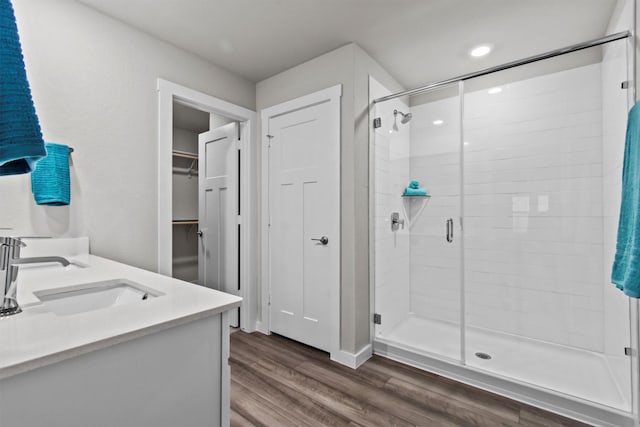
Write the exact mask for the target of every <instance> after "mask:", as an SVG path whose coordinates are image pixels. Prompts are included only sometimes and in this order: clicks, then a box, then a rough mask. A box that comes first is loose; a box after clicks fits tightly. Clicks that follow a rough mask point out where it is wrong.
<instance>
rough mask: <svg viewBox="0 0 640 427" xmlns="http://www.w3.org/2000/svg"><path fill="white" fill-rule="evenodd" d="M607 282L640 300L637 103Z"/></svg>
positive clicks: (630, 124)
mask: <svg viewBox="0 0 640 427" xmlns="http://www.w3.org/2000/svg"><path fill="white" fill-rule="evenodd" d="M611 281H612V282H613V283H614V284H615V285H616V286H617V287H618V288H619V289H621V290H622V291H623V292H624V293H625V295H627V296H630V297H633V298H640V103H636V105H634V106H633V108H632V109H631V111H629V119H628V121H627V137H626V142H625V147H624V163H623V166H622V203H621V206H620V220H619V222H618V241H617V244H616V256H615V259H614V261H613V270H612V273H611Z"/></svg>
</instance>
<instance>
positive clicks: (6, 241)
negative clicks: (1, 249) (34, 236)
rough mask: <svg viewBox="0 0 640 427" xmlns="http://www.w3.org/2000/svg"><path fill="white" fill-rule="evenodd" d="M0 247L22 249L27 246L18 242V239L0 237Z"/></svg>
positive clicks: (20, 241)
mask: <svg viewBox="0 0 640 427" xmlns="http://www.w3.org/2000/svg"><path fill="white" fill-rule="evenodd" d="M0 246H10V247H14V248H15V247H19V248H24V247H26V246H27V244H26V243H25V242H23V241H22V240H20V237H0Z"/></svg>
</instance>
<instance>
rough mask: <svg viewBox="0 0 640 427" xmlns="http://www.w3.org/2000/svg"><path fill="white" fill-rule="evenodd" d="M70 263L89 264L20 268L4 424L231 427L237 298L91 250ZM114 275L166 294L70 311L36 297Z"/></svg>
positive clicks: (4, 346)
mask: <svg viewBox="0 0 640 427" xmlns="http://www.w3.org/2000/svg"><path fill="white" fill-rule="evenodd" d="M73 261H74V262H76V265H83V266H85V267H84V268H75V269H73V270H69V271H59V270H60V269H59V267H56V266H51V267H47V268H40V269H38V268H32V269H31V270H30V271H27V270H25V272H24V275H22V276H20V274H22V273H19V278H18V280H19V289H18V301H19V303H20V304H21V306H22V309H23V312H22V313H20V314H17V315H14V316H9V317H6V318H3V319H0V426H1V427H74V426H78V427H120V426H122V427H129V426H131V427H145V426H148V427H162V426H167V427H176V426H180V427H188V426H193V427H202V426H227V425H228V424H229V411H230V397H229V396H230V390H229V389H230V368H229V361H228V358H229V311H230V310H234V311H235V309H236V308H237V307H238V306H239V305H240V302H241V298H238V297H236V296H234V295H229V294H225V293H222V292H218V291H215V290H212V289H208V288H204V287H201V286H198V285H194V284H189V283H186V282H182V281H180V280H176V279H173V278H170V277H166V276H161V275H159V274H156V273H151V272H149V271H145V270H141V269H137V268H134V267H130V266H127V265H125V264H121V263H117V262H114V261H110V260H107V259H104V258H100V257H96V256H92V255H88V254H85V255H83V256H76V257H73ZM55 268H58V270H54V269H55ZM118 278H119V279H120V280H122V279H126V280H128V281H130V282H134V283H137V284H139V285H141V286H144V287H148V288H150V289H153V290H154V291H156V292H157V295H160V296H157V297H154V298H149V299H148V300H145V301H142V302H135V303H130V304H121V305H113V306H110V307H108V308H101V309H91V310H87V311H86V312H81V313H74V314H72V315H61V314H60V313H54V312H53V311H51V310H49V309H47V305H46V304H44V303H42V302H41V301H39V300H38V298H37V296H38V295H40V294H42V293H43V292H50V291H51V290H55V289H58V288H66V287H70V286H79V285H82V284H87V283H89V284H90V283H95V282H100V281H105V280H106V281H108V280H114V279H118Z"/></svg>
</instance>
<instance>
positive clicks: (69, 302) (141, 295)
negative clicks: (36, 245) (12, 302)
mask: <svg viewBox="0 0 640 427" xmlns="http://www.w3.org/2000/svg"><path fill="white" fill-rule="evenodd" d="M33 294H34V295H35V296H36V297H37V298H38V299H39V300H40V301H41V302H42V303H43V304H44V306H45V307H46V308H47V309H49V310H50V311H52V312H54V313H55V314H57V315H59V316H68V315H71V314H77V313H85V312H87V311H93V310H101V309H105V308H109V307H115V306H118V305H125V304H142V303H144V302H145V301H146V300H148V299H150V298H156V297H159V296H162V295H164V294H163V293H162V292H159V291H156V290H153V289H150V288H148V287H146V286H143V285H141V284H139V283H135V282H132V281H130V280H127V279H114V280H105V281H103V282H94V283H85V284H82V285H75V286H68V287H65V288H57V289H45V290H42V291H36V292H34V293H33Z"/></svg>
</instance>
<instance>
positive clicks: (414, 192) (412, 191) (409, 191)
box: [402, 188, 427, 196]
mask: <svg viewBox="0 0 640 427" xmlns="http://www.w3.org/2000/svg"><path fill="white" fill-rule="evenodd" d="M402 195H403V196H426V195H427V190H425V189H424V188H405V189H404V193H402Z"/></svg>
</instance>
